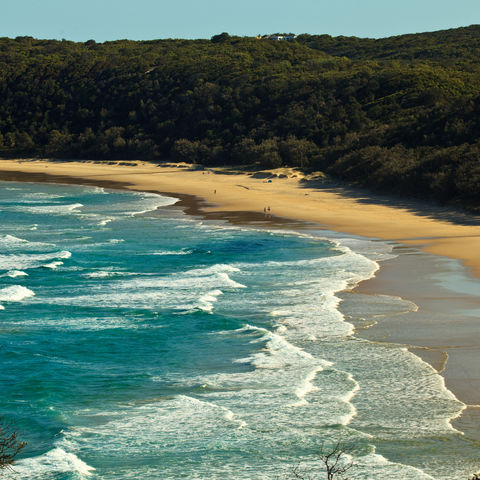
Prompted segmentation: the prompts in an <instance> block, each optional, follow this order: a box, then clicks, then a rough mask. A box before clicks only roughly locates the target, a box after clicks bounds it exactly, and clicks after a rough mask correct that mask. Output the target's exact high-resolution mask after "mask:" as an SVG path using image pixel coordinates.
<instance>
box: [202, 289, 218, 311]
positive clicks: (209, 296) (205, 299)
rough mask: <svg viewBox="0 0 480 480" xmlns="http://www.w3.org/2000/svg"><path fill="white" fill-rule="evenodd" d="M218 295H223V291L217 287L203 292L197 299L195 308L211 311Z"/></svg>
mask: <svg viewBox="0 0 480 480" xmlns="http://www.w3.org/2000/svg"><path fill="white" fill-rule="evenodd" d="M220 295H223V292H222V291H221V290H218V289H217V290H212V291H210V292H207V293H205V294H204V295H202V296H201V297H200V298H199V299H198V304H197V308H199V309H200V310H203V311H204V312H209V313H211V312H212V310H213V304H214V303H215V302H217V301H218V297H219V296H220Z"/></svg>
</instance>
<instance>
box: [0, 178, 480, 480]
mask: <svg viewBox="0 0 480 480" xmlns="http://www.w3.org/2000/svg"><path fill="white" fill-rule="evenodd" d="M175 203H176V199H174V198H170V197H167V196H162V195H157V194H154V193H139V192H129V191H120V190H109V189H104V188H101V187H91V186H71V185H56V184H35V183H15V182H0V218H1V229H0V362H1V365H2V370H1V383H0V385H1V387H0V388H1V395H0V417H1V418H2V419H3V420H4V421H7V422H13V425H14V427H15V428H16V429H17V430H18V431H19V435H20V438H21V440H25V441H27V442H28V445H27V447H26V448H25V450H24V451H23V452H22V455H21V458H19V459H18V461H17V462H16V466H15V472H16V474H15V478H18V479H42V480H49V479H52V480H53V479H56V480H57V479H58V480H59V479H62V480H63V479H92V480H94V479H115V480H117V479H118V480H123V479H162V480H166V479H169V480H170V479H172V480H173V479H192V480H193V479H222V480H224V479H232V480H243V479H262V480H274V479H279V478H282V479H283V478H285V479H287V478H293V474H292V471H293V469H294V468H298V470H299V471H301V472H305V473H306V475H311V476H312V477H315V478H325V474H324V473H322V469H321V467H322V464H321V461H320V458H319V454H320V452H321V451H322V449H323V450H324V451H328V450H329V449H331V448H333V446H335V445H336V444H337V443H339V444H340V446H341V448H342V449H343V450H344V452H345V453H344V455H343V456H342V459H343V460H344V461H345V462H351V463H352V465H353V466H352V468H351V469H350V470H349V472H348V474H349V478H351V479H365V480H366V479H368V480H375V479H378V480H380V479H385V478H392V479H409V480H417V479H419V480H420V479H432V478H434V479H445V480H447V479H448V480H454V479H457V478H458V479H464V478H466V477H467V476H468V475H469V474H470V473H471V472H473V471H475V470H477V469H478V467H479V462H480V459H479V457H478V445H476V444H474V442H473V441H471V440H469V439H467V438H466V437H465V436H464V435H462V433H461V432H459V431H458V430H455V428H453V427H452V425H451V423H450V421H451V419H453V418H455V417H457V416H458V415H459V414H460V413H461V412H462V410H463V409H464V408H465V406H464V405H463V403H461V402H460V401H458V400H457V399H456V398H455V396H454V395H453V394H452V393H451V392H450V391H449V390H447V389H446V388H445V385H444V381H443V379H442V377H441V376H439V375H438V374H437V373H436V371H435V370H434V369H433V368H432V367H430V366H429V365H428V364H426V363H425V362H423V361H422V360H421V359H420V358H418V357H417V356H415V355H414V354H413V353H411V352H409V351H408V350H407V349H406V348H405V347H404V346H401V345H394V344H389V343H382V342H373V341H368V340H366V339H362V338H359V337H357V336H356V335H355V329H354V325H353V323H352V322H353V320H356V322H360V323H362V324H363V325H368V324H369V323H372V322H374V321H377V320H378V317H381V316H392V315H396V316H398V319H399V320H398V321H401V314H402V313H404V312H411V311H414V310H415V309H416V306H415V305H414V304H413V303H411V302H409V301H408V300H404V299H401V298H398V297H389V296H385V295H382V296H380V295H379V296H375V295H369V296H367V295H364V296H361V295H358V296H356V297H357V300H355V301H352V300H350V301H349V302H345V303H344V305H343V306H342V303H341V300H340V297H339V293H340V292H342V291H345V290H347V289H350V288H352V287H353V286H354V285H355V284H356V283H358V282H360V281H361V280H365V279H368V278H370V277H372V276H373V275H375V272H376V271H377V270H378V268H379V262H381V261H382V260H385V259H388V258H391V257H392V255H394V253H392V246H391V245H389V244H387V243H384V242H378V241H377V242H374V241H370V240H366V239H362V238H350V237H347V236H344V235H340V234H337V233H335V232H328V231H324V230H315V229H311V228H305V229H301V230H299V231H293V230H288V229H281V228H273V227H272V228H270V229H269V228H266V227H265V226H255V225H248V226H235V225H231V224H229V223H227V222H222V221H209V220H205V219H203V220H202V219H201V218H199V217H193V216H187V215H185V214H184V212H183V210H182V209H181V208H179V207H177V206H176V205H175Z"/></svg>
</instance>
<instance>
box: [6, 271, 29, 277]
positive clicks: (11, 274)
mask: <svg viewBox="0 0 480 480" xmlns="http://www.w3.org/2000/svg"><path fill="white" fill-rule="evenodd" d="M7 276H8V277H11V278H16V277H28V273H26V272H23V271H22V270H10V271H9V272H7Z"/></svg>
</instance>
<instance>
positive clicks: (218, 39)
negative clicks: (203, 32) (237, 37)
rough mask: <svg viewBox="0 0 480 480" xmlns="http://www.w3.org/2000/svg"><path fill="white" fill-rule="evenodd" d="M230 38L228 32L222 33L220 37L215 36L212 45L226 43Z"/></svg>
mask: <svg viewBox="0 0 480 480" xmlns="http://www.w3.org/2000/svg"><path fill="white" fill-rule="evenodd" d="M229 38H230V35H229V34H228V33H227V32H222V33H220V34H218V35H214V36H213V37H212V38H211V39H210V40H211V42H212V43H221V42H225V41H227V40H228V39H229Z"/></svg>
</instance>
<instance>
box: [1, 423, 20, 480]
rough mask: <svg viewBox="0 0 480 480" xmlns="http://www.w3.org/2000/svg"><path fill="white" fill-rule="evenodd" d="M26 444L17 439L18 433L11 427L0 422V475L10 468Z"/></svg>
mask: <svg viewBox="0 0 480 480" xmlns="http://www.w3.org/2000/svg"><path fill="white" fill-rule="evenodd" d="M25 445H26V443H25V442H21V441H20V440H19V439H18V432H17V431H16V430H14V429H13V428H12V427H11V425H8V424H6V423H5V422H1V421H0V475H1V472H2V471H3V470H8V469H11V468H12V465H13V463H14V461H15V458H16V456H17V455H18V454H19V453H20V451H21V450H22V449H23V448H24V447H25Z"/></svg>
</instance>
